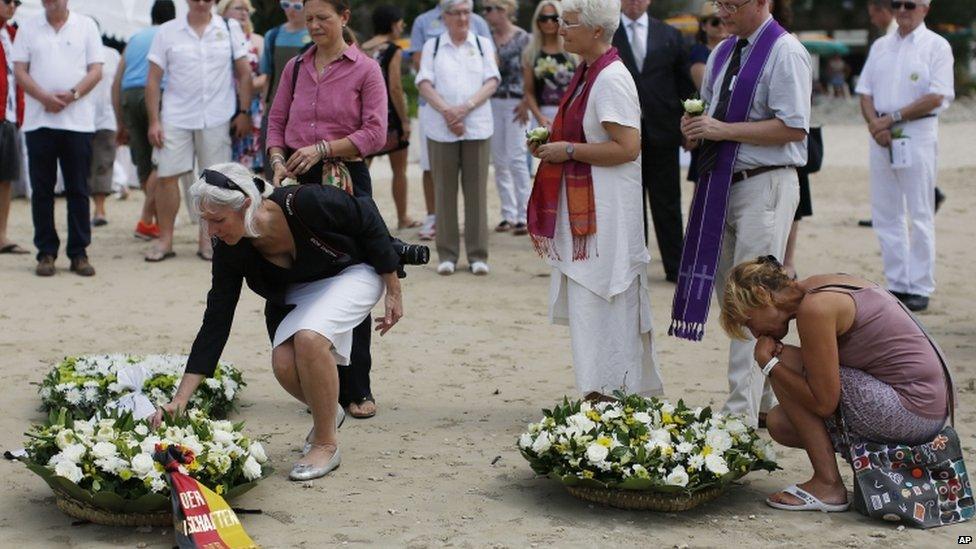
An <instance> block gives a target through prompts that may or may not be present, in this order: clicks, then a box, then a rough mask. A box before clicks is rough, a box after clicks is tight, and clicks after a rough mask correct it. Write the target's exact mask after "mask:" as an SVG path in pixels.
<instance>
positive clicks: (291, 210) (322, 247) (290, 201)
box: [284, 185, 345, 259]
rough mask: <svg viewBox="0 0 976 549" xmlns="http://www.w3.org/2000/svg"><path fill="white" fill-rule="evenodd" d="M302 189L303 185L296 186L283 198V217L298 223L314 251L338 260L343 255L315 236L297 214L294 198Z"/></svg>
mask: <svg viewBox="0 0 976 549" xmlns="http://www.w3.org/2000/svg"><path fill="white" fill-rule="evenodd" d="M303 188H304V186H303V185H298V186H296V187H295V190H294V191H292V192H290V193H288V195H287V196H285V207H284V211H285V215H287V216H288V217H291V218H292V219H294V220H295V221H297V222H298V226H299V227H300V228H301V229H302V231H304V232H305V237H306V238H307V239H308V241H309V243H310V244H312V246H313V247H315V249H317V250H319V251H320V252H322V253H324V254H325V255H328V256H329V257H331V258H332V259H339V258H340V257H342V256H343V255H345V254H344V253H343V252H340V251H339V250H337V249H335V248H333V247H332V246H329V245H328V244H326V243H325V241H324V240H322V239H321V238H319V237H318V236H316V235H315V233H314V232H313V231H312V229H310V228H309V227H308V225H306V224H305V221H304V220H303V219H302V216H301V215H300V214H299V213H298V208H297V207H296V206H295V200H296V197H297V196H298V193H299V192H300V191H301V190H302V189H303Z"/></svg>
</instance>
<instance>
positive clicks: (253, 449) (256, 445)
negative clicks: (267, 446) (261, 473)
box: [247, 442, 268, 463]
mask: <svg viewBox="0 0 976 549" xmlns="http://www.w3.org/2000/svg"><path fill="white" fill-rule="evenodd" d="M247 453H248V454H249V455H250V456H251V457H253V458H254V459H256V460H258V463H264V462H266V461H268V454H267V453H266V452H265V451H264V446H263V445H262V444H261V443H260V442H252V443H251V445H250V446H249V447H248V448H247Z"/></svg>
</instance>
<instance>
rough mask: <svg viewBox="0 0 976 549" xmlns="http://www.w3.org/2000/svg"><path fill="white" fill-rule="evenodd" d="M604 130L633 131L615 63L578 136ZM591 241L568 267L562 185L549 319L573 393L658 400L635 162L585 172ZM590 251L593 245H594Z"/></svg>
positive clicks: (599, 136) (635, 115) (628, 90)
mask: <svg viewBox="0 0 976 549" xmlns="http://www.w3.org/2000/svg"><path fill="white" fill-rule="evenodd" d="M603 122H613V123H616V124H620V125H621V126H627V127H631V128H637V129H638V130H639V129H640V125H641V111H640V103H639V99H638V96H637V88H636V86H635V85H634V80H633V78H632V77H631V75H630V73H629V72H628V71H627V69H626V67H624V64H623V63H622V62H620V61H615V62H613V63H611V64H610V65H608V66H607V67H606V68H605V69H604V70H603V71H602V72H600V74H599V75H598V76H597V78H596V81H595V82H594V83H593V89H592V91H591V92H590V95H589V98H588V99H587V103H586V113H585V115H584V117H583V131H584V134H585V136H586V141H587V142H588V143H604V142H607V141H610V136H609V134H607V132H606V130H605V129H604V128H603V125H602V123H603ZM592 176H593V192H594V196H595V202H596V240H595V242H593V241H591V242H590V244H589V247H588V252H589V257H588V259H586V260H582V261H573V260H572V258H573V239H572V235H571V233H570V228H569V214H568V212H567V207H566V192H565V185H564V186H563V188H562V189H561V190H560V194H559V209H558V213H557V219H556V234H555V239H554V240H555V246H556V250H557V252H558V255H559V259H550V260H549V264H550V265H551V266H552V276H551V285H550V293H549V303H550V307H549V315H550V320H551V321H552V322H553V323H554V324H564V325H568V326H569V334H570V340H571V342H572V347H573V366H574V369H575V371H576V385H577V388H578V389H579V391H580V393H581V394H583V395H585V394H587V393H589V392H591V391H599V392H601V393H604V394H611V393H612V392H613V391H615V390H618V389H620V390H623V391H626V392H629V393H639V394H642V395H645V396H654V395H660V394H662V393H663V392H664V386H663V383H662V381H661V374H660V372H659V370H658V367H657V358H656V353H655V350H654V347H653V345H652V342H651V328H652V323H651V304H650V296H649V295H648V282H647V265H648V263H649V262H650V259H651V257H650V254H649V253H648V251H647V246H646V245H645V243H644V225H643V215H642V212H641V208H642V207H643V201H642V196H641V193H642V192H643V189H642V187H641V165H640V158H639V157H638V159H637V160H635V161H633V162H626V163H624V164H620V165H618V166H611V167H600V166H593V167H592ZM594 244H595V245H594Z"/></svg>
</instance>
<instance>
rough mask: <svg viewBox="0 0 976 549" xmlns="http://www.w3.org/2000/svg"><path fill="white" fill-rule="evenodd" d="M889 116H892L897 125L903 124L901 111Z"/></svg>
mask: <svg viewBox="0 0 976 549" xmlns="http://www.w3.org/2000/svg"><path fill="white" fill-rule="evenodd" d="M888 116H890V117H891V121H892V122H894V123H896V124H897V123H898V122H901V120H902V118H901V111H895V112H893V113H891V114H889V115H888Z"/></svg>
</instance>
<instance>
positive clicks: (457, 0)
mask: <svg viewBox="0 0 976 549" xmlns="http://www.w3.org/2000/svg"><path fill="white" fill-rule="evenodd" d="M460 4H467V5H469V6H471V9H474V0H441V1H440V2H438V4H437V5H438V6H440V8H441V11H449V10H451V9H452V8H454V7H455V6H457V5H460Z"/></svg>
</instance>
